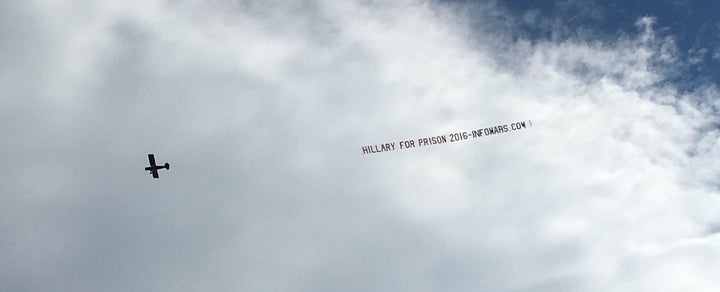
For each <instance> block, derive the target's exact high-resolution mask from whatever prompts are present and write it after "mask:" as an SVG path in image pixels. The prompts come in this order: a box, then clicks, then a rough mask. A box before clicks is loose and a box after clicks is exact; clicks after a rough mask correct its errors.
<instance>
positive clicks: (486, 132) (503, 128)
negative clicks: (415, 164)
mask: <svg viewBox="0 0 720 292" xmlns="http://www.w3.org/2000/svg"><path fill="white" fill-rule="evenodd" d="M528 127H532V121H531V120H527V121H520V122H514V123H510V124H503V125H498V126H492V127H486V128H479V129H477V130H470V131H461V132H453V133H450V134H444V135H438V136H431V137H423V138H417V139H409V140H402V141H398V142H397V143H395V142H388V143H383V144H376V145H368V146H362V154H363V155H365V154H373V153H380V152H387V151H395V150H404V149H410V148H416V147H427V146H432V145H438V144H445V143H454V142H460V141H466V140H469V139H476V138H481V137H487V136H492V135H497V134H502V133H507V132H513V131H519V130H525V129H527V128H528Z"/></svg>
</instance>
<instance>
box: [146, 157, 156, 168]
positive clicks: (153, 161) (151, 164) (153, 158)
mask: <svg viewBox="0 0 720 292" xmlns="http://www.w3.org/2000/svg"><path fill="white" fill-rule="evenodd" d="M148 160H150V167H152V168H155V166H157V165H155V155H154V154H148Z"/></svg>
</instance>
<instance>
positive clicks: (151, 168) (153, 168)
mask: <svg viewBox="0 0 720 292" xmlns="http://www.w3.org/2000/svg"><path fill="white" fill-rule="evenodd" d="M148 160H150V166H148V167H146V168H145V170H147V171H149V172H152V176H153V177H154V178H159V177H160V176H159V175H158V169H163V168H164V169H167V170H169V169H170V163H167V162H166V163H165V165H161V166H157V165H155V155H154V154H148Z"/></svg>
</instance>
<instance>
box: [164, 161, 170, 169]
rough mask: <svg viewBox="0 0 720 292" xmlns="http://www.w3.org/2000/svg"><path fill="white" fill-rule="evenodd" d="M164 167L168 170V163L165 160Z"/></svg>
mask: <svg viewBox="0 0 720 292" xmlns="http://www.w3.org/2000/svg"><path fill="white" fill-rule="evenodd" d="M165 169H167V170H170V163H167V162H165Z"/></svg>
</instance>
